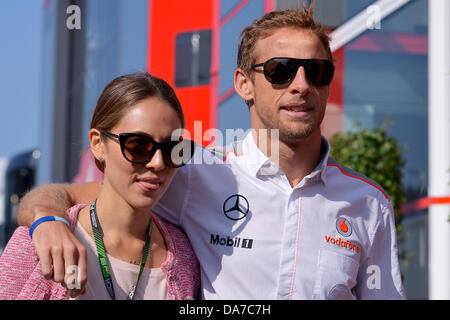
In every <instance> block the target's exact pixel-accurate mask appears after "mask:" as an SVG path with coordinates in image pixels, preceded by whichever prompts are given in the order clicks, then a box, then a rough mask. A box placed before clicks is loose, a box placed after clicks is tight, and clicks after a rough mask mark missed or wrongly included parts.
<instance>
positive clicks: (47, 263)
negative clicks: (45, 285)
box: [40, 250, 53, 280]
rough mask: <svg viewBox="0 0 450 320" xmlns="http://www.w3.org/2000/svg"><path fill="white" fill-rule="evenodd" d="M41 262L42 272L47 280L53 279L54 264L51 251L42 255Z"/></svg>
mask: <svg viewBox="0 0 450 320" xmlns="http://www.w3.org/2000/svg"><path fill="white" fill-rule="evenodd" d="M40 262H41V271H42V274H43V276H44V277H45V279H47V280H51V279H53V262H52V257H51V255H50V250H43V253H42V254H41V255H40Z"/></svg>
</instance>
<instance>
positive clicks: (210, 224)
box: [19, 8, 405, 299]
mask: <svg viewBox="0 0 450 320" xmlns="http://www.w3.org/2000/svg"><path fill="white" fill-rule="evenodd" d="M332 61H333V58H332V54H331V51H330V48H329V39H328V37H327V35H326V34H325V32H324V29H323V28H322V26H321V25H319V24H317V23H316V22H315V21H314V20H313V18H312V9H306V8H303V9H290V10H284V11H274V12H271V13H268V14H266V15H265V16H263V17H262V18H260V19H259V20H256V21H254V22H253V23H252V24H251V25H250V26H248V27H247V28H245V29H244V30H243V32H242V34H241V42H240V44H239V53H238V66H237V69H236V71H235V79H234V81H235V89H236V91H237V93H238V94H239V95H240V96H241V97H242V98H243V99H244V100H245V101H246V103H247V105H248V107H249V111H250V116H251V127H252V132H251V133H250V134H248V135H247V136H246V137H245V139H244V140H242V141H240V142H237V143H234V144H233V145H231V146H230V147H229V148H227V149H225V152H224V153H223V159H222V160H223V163H221V164H217V163H216V164H207V163H204V162H203V163H201V164H195V161H194V164H188V165H187V166H185V167H184V168H182V169H181V170H180V171H179V172H178V174H177V175H176V177H175V178H174V180H173V183H172V185H171V186H170V187H169V189H168V191H167V193H166V195H165V196H164V197H163V199H162V200H161V201H160V203H159V204H158V205H157V207H155V208H154V211H155V212H156V213H157V214H159V215H160V216H161V217H163V218H165V219H168V220H169V221H171V222H173V223H176V224H178V225H180V226H182V227H183V228H184V229H185V231H186V233H187V235H188V236H189V239H190V241H191V243H192V246H193V248H194V251H195V253H196V255H197V256H198V258H199V261H200V264H201V274H202V278H201V282H202V295H203V298H205V299H355V298H357V299H401V298H404V297H405V295H404V290H403V288H402V284H401V279H400V270H399V263H398V257H397V244H396V234H395V225H394V220H393V209H392V203H391V200H390V198H389V197H388V196H387V195H386V194H385V192H384V191H383V189H382V188H381V187H380V186H378V185H377V184H376V183H375V182H373V181H370V180H369V179H368V178H366V177H364V176H362V175H360V174H358V173H356V172H353V171H351V170H349V169H347V168H345V167H343V166H341V165H339V164H338V163H337V162H336V161H335V160H333V159H332V158H330V157H329V151H330V150H329V143H328V142H327V140H326V139H325V138H324V137H322V136H321V133H320V124H321V122H322V119H323V117H324V113H325V108H326V103H327V99H328V95H329V84H330V82H331V79H332V76H333V71H334V66H333V65H332ZM262 133H268V135H269V138H270V139H271V140H273V139H274V138H276V137H277V136H278V137H279V143H278V148H273V147H268V146H266V145H265V142H266V141H267V140H268V139H264V137H263V134H262ZM198 155H200V156H208V155H210V151H208V150H199V151H197V152H196V155H194V158H195V157H196V156H198ZM194 160H195V159H194ZM209 163H210V162H209ZM98 189H99V183H91V184H81V185H64V186H63V185H48V186H42V187H39V188H37V189H35V190H33V191H32V192H30V193H29V194H28V195H27V196H26V197H25V198H24V200H23V201H22V204H21V207H20V213H19V222H20V223H21V224H24V225H28V226H30V225H31V224H32V222H33V221H35V220H36V219H38V218H40V217H42V216H47V215H58V216H64V214H63V212H64V211H65V210H66V209H67V208H68V207H69V206H71V205H73V204H74V203H90V202H92V201H93V200H94V199H95V197H96V195H97V193H98ZM33 241H34V243H35V246H36V250H37V251H38V254H39V257H40V259H41V263H42V268H43V273H44V274H46V275H47V276H48V277H53V278H54V279H55V281H60V282H62V281H63V280H64V275H65V272H64V270H65V269H66V268H67V267H68V266H71V265H78V266H79V267H80V270H81V271H80V273H81V282H82V284H84V283H85V281H86V277H85V265H86V262H85V251H84V248H83V247H82V246H81V245H80V244H79V243H78V242H77V241H76V239H74V237H73V236H72V235H71V234H70V232H69V231H68V229H67V228H66V227H65V225H64V223H60V222H51V223H44V224H42V225H40V226H39V228H37V229H36V230H35V233H34V236H33ZM52 266H53V267H52ZM66 280H67V276H66ZM77 293H79V292H77Z"/></svg>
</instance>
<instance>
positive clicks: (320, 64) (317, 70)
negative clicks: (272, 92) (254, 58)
mask: <svg viewBox="0 0 450 320" xmlns="http://www.w3.org/2000/svg"><path fill="white" fill-rule="evenodd" d="M300 66H302V67H304V68H305V75H306V78H307V79H308V81H309V82H311V83H312V84H313V85H315V86H319V87H325V86H327V85H329V84H330V83H331V80H332V79H333V75H334V65H333V64H332V63H331V62H330V61H328V60H322V59H295V58H282V57H276V58H271V59H269V60H267V61H266V62H264V63H258V64H255V65H254V66H253V67H252V68H256V67H264V76H265V77H266V79H267V81H269V82H270V83H273V84H285V83H288V82H290V81H291V80H292V79H294V77H295V75H296V74H297V70H298V68H299V67H300Z"/></svg>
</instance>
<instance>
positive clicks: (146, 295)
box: [74, 222, 169, 300]
mask: <svg viewBox="0 0 450 320" xmlns="http://www.w3.org/2000/svg"><path fill="white" fill-rule="evenodd" d="M74 235H75V236H76V237H77V239H78V240H79V241H80V242H81V243H82V244H83V245H84V246H85V247H86V249H87V263H88V264H87V273H88V281H87V283H86V293H85V294H84V295H82V296H80V298H79V299H80V300H111V298H110V296H109V294H108V291H107V290H106V287H105V282H104V281H103V276H102V273H101V271H100V265H99V262H98V257H97V249H96V247H95V242H94V239H92V238H91V237H90V236H89V234H88V233H87V232H86V230H84V228H83V227H82V226H81V224H80V222H78V223H77V225H76V227H75V230H74ZM107 256H108V265H109V268H110V272H111V280H112V283H113V287H114V294H115V296H116V300H126V299H127V296H128V293H129V292H130V290H131V287H132V286H133V283H134V279H135V278H136V275H137V274H138V273H139V268H140V266H136V265H134V264H130V263H127V262H125V261H122V260H119V259H116V258H114V257H112V256H110V255H109V254H108V253H107ZM144 299H145V300H162V299H169V295H168V293H167V282H166V274H165V273H164V272H163V271H162V269H161V268H152V269H149V268H145V269H144V271H143V272H142V275H141V279H140V280H139V283H138V286H137V288H136V293H135V295H134V300H144Z"/></svg>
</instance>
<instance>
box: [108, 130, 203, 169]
mask: <svg viewBox="0 0 450 320" xmlns="http://www.w3.org/2000/svg"><path fill="white" fill-rule="evenodd" d="M101 133H102V134H104V135H105V136H108V137H111V138H115V139H117V140H119V143H120V149H121V150H122V155H123V156H124V157H125V159H127V160H128V161H130V162H131V163H135V164H143V163H147V162H149V161H150V160H151V159H152V157H153V155H154V154H155V152H156V150H158V149H160V150H161V153H162V157H163V161H164V163H165V164H166V165H167V166H169V167H172V168H179V167H182V166H184V165H185V164H186V163H187V162H188V161H189V160H190V159H191V158H192V156H193V154H194V151H195V142H194V141H191V140H184V139H183V138H180V140H178V141H167V142H157V141H155V140H153V139H152V138H150V137H149V136H146V135H143V134H139V133H121V134H119V135H117V134H114V133H111V132H107V131H101Z"/></svg>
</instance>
